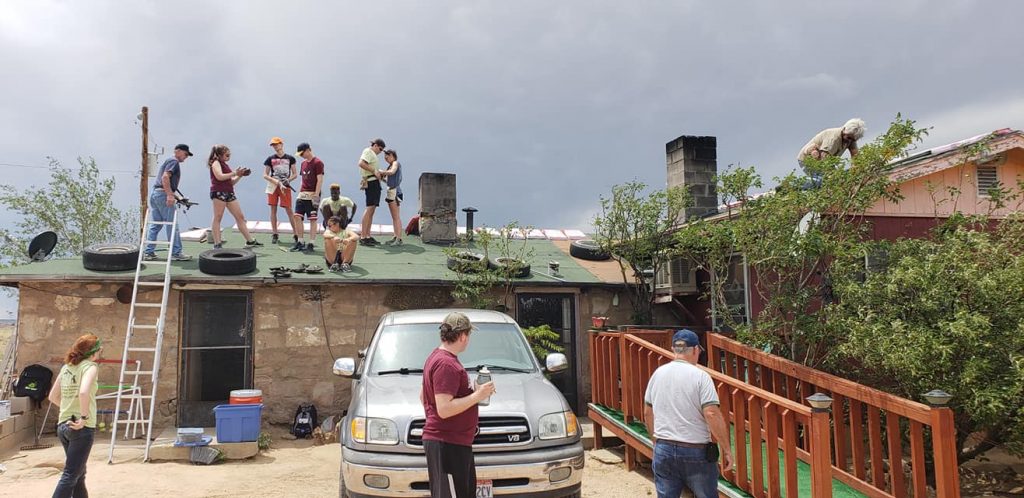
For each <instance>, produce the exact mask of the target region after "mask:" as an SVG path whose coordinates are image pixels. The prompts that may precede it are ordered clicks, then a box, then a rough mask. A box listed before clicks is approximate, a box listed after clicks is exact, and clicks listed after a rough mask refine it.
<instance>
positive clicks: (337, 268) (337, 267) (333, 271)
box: [328, 263, 342, 273]
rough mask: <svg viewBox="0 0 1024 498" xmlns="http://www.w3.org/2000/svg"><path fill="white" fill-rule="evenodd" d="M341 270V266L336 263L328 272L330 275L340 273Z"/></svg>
mask: <svg viewBox="0 0 1024 498" xmlns="http://www.w3.org/2000/svg"><path fill="white" fill-rule="evenodd" d="M341 268H342V265H339V264H338V263H334V264H333V265H331V268H330V269H329V270H328V271H330V272H331V273H337V272H339V271H342V270H341Z"/></svg>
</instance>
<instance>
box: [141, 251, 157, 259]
mask: <svg viewBox="0 0 1024 498" xmlns="http://www.w3.org/2000/svg"><path fill="white" fill-rule="evenodd" d="M159 259H160V258H158V257H156V254H154V253H151V252H147V253H146V254H144V255H142V260H143V261H158V260H159Z"/></svg>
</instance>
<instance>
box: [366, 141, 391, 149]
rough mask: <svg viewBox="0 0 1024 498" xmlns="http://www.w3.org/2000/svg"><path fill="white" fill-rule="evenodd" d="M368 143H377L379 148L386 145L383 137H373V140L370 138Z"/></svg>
mask: <svg viewBox="0 0 1024 498" xmlns="http://www.w3.org/2000/svg"><path fill="white" fill-rule="evenodd" d="M370 145H379V146H380V148H382V149H383V148H384V147H387V145H384V139H383V138H375V139H373V140H370Z"/></svg>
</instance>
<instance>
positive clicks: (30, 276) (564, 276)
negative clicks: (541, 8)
mask: <svg viewBox="0 0 1024 498" xmlns="http://www.w3.org/2000/svg"><path fill="white" fill-rule="evenodd" d="M161 235H163V234H161ZM256 239H257V240H259V241H260V242H262V243H263V244H265V245H264V246H263V247H257V248H255V249H253V252H255V253H256V256H257V258H256V271H255V272H253V273H249V274H245V275H234V276H222V275H207V274H205V273H202V272H200V271H199V254H200V253H201V252H203V251H207V250H210V249H212V248H213V246H212V245H210V244H206V243H199V242H188V241H184V242H183V245H184V252H185V253H186V254H189V255H191V256H192V257H193V260H192V261H186V262H172V263H171V279H172V280H173V281H176V282H188V281H192V282H200V281H205V282H211V281H216V282H225V281H228V282H232V283H257V282H264V283H267V282H273V281H274V277H273V275H271V272H270V269H271V268H274V267H280V266H284V267H289V268H293V267H298V266H299V265H301V264H303V263H305V264H307V265H310V266H312V265H319V266H321V267H323V268H324V269H325V271H324V272H323V273H320V274H305V273H292V276H291V277H288V278H281V279H278V282H296V283H298V282H308V283H325V282H337V283H340V282H344V281H348V280H358V281H367V282H375V283H413V284H428V283H434V284H436V283H444V282H451V281H454V280H455V273H454V272H452V271H451V270H449V269H448V267H447V256H446V255H445V253H444V249H445V248H444V247H443V246H439V245H434V244H424V243H422V242H421V241H420V238H419V237H415V236H408V237H406V238H405V239H404V243H403V244H402V245H401V246H394V247H388V246H383V245H381V246H377V247H362V246H360V247H359V248H358V249H356V255H355V260H354V261H353V264H352V271H351V272H348V273H331V272H328V271H326V266H327V265H325V262H324V255H323V254H324V253H323V239H318V240H317V241H316V242H315V245H316V250H315V251H313V252H312V253H302V252H289V251H288V249H289V248H290V247H291V243H292V240H291V237H290V236H289V237H282V240H281V243H280V244H271V243H270V236H269V235H268V234H257V235H256ZM517 242H518V241H517ZM525 243H526V244H527V246H528V247H529V248H530V249H532V250H533V257H532V258H531V260H530V261H529V263H530V264H531V266H532V270H533V271H532V273H531V275H530V276H529V277H527V278H524V279H518V281H519V282H522V283H526V282H528V283H530V284H533V285H551V286H561V285H574V286H575V285H579V284H593V285H607V284H605V283H603V282H602V281H601V280H600V279H598V278H597V277H596V276H594V275H593V274H592V273H591V272H589V271H588V270H586V269H584V268H583V267H582V266H580V265H579V264H577V263H576V261H575V260H574V259H573V258H572V257H571V256H569V255H568V254H566V253H565V252H564V251H562V250H561V249H559V248H558V247H556V246H555V245H554V244H553V243H552V242H551V241H549V240H527V241H525ZM244 246H245V242H244V239H242V237H241V235H240V234H238V233H237V232H236V231H234V230H231V229H225V230H224V247H225V248H241V247H244ZM460 247H464V248H465V249H467V250H473V246H472V244H470V245H469V246H468V247H466V246H465V245H462V246H460ZM166 251H167V249H166V246H161V245H158V246H157V254H158V255H161V256H164V255H166ZM549 261H557V262H558V263H559V264H560V268H559V276H560V279H559V278H555V277H552V276H549V275H547V273H549V270H548V262H549ZM162 274H163V271H162V268H161V265H148V267H147V268H145V269H144V270H143V275H144V276H154V277H155V276H160V275H162ZM133 276H134V270H128V271H119V272H98V271H92V270H87V269H85V268H84V267H82V260H81V258H80V257H75V258H69V259H51V260H48V261H43V262H39V263H30V264H23V265H20V266H15V267H10V268H4V269H0V282H18V281H22V280H68V281H99V282H114V281H131V280H132V278H133Z"/></svg>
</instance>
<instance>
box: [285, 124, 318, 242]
mask: <svg viewBox="0 0 1024 498" xmlns="http://www.w3.org/2000/svg"><path fill="white" fill-rule="evenodd" d="M297 155H298V156H299V157H301V158H302V159H303V161H302V167H301V168H299V175H300V176H301V177H302V186H301V187H299V194H298V198H297V200H296V201H295V218H296V221H298V224H299V225H300V226H301V225H302V219H303V218H305V219H307V220H309V244H306V243H305V242H306V234H305V233H304V232H301V231H300V235H299V237H300V239H299V240H298V242H296V243H295V247H293V248H292V251H312V250H313V239H315V238H316V231H317V227H316V220H317V213H318V209H319V207H320V189H321V188H323V186H324V162H323V161H321V160H320V158H319V157H316V156H315V155H313V149H312V148H311V147H310V146H309V144H308V143H305V142H303V143H301V144H299V147H298V151H297Z"/></svg>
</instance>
